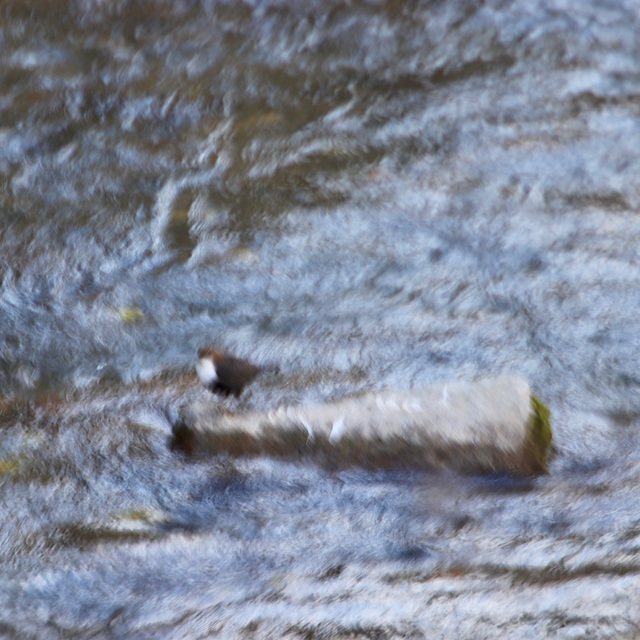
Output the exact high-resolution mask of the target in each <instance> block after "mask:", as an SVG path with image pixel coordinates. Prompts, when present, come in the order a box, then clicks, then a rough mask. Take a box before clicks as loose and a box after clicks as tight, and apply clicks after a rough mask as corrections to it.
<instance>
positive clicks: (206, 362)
mask: <svg viewBox="0 0 640 640" xmlns="http://www.w3.org/2000/svg"><path fill="white" fill-rule="evenodd" d="M196 373H197V374H198V378H200V382H202V384H203V385H204V386H205V387H210V386H211V385H212V384H213V383H214V382H216V380H217V379H218V373H217V372H216V365H215V364H213V360H211V358H200V359H199V360H198V362H197V364H196Z"/></svg>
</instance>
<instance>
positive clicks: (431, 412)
mask: <svg viewBox="0 0 640 640" xmlns="http://www.w3.org/2000/svg"><path fill="white" fill-rule="evenodd" d="M550 443H551V428H550V425H549V411H548V409H547V408H546V407H545V406H544V405H543V404H542V403H541V402H540V401H538V400H537V399H536V398H535V397H534V396H533V395H532V393H531V389H530V387H529V384H528V382H527V381H526V380H524V379H522V378H518V377H514V376H503V377H499V378H493V379H485V380H480V381H477V382H451V383H447V384H438V385H432V386H429V387H425V388H422V389H416V390H412V391H383V392H379V393H367V394H364V395H359V396H353V397H349V398H345V399H343V400H340V401H337V402H331V403H326V404H316V405H310V406H292V407H280V408H278V409H274V410H272V411H268V412H263V413H261V412H250V413H240V414H230V413H221V412H220V411H219V409H218V408H217V405H216V404H214V403H211V402H207V403H197V404H194V405H192V406H191V407H189V408H188V409H187V411H186V412H185V413H184V415H183V419H182V421H181V422H180V423H179V424H177V425H175V427H174V445H175V446H176V447H178V448H182V449H183V450H186V451H189V452H191V451H198V450H199V451H207V452H211V453H222V452H226V453H229V454H232V455H236V456H239V455H263V454H264V455H272V456H282V457H288V458H309V459H312V460H316V461H318V462H320V463H321V464H325V465H329V466H330V467H333V468H335V467H345V466H350V465H357V466H363V467H368V468H380V467H412V468H425V469H438V468H440V469H443V468H447V469H458V470H462V471H472V472H477V471H481V472H486V471H505V472H509V473H517V474H524V475H530V474H536V473H543V472H544V471H545V470H546V460H547V453H548V450H549V445H550Z"/></svg>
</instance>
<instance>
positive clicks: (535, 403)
mask: <svg viewBox="0 0 640 640" xmlns="http://www.w3.org/2000/svg"><path fill="white" fill-rule="evenodd" d="M531 409H532V412H533V413H532V416H531V424H530V426H529V442H530V445H531V446H530V450H529V451H528V452H527V453H528V455H530V456H531V461H530V465H531V468H532V471H533V473H544V472H546V470H547V453H548V452H549V446H550V445H551V439H552V437H553V436H552V434H551V423H550V419H551V411H549V408H548V407H547V406H546V405H545V404H544V403H542V402H541V401H540V400H539V399H538V398H536V397H535V396H534V395H533V394H532V395H531Z"/></svg>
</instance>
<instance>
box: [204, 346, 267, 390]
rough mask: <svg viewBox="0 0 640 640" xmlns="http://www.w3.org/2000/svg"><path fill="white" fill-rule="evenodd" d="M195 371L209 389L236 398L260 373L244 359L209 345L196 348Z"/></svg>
mask: <svg viewBox="0 0 640 640" xmlns="http://www.w3.org/2000/svg"><path fill="white" fill-rule="evenodd" d="M196 372H197V373H198V378H200V382H202V384H203V385H204V386H205V387H206V388H207V389H209V391H211V393H220V394H224V395H226V396H229V395H231V394H233V395H234V396H236V398H237V397H238V396H239V395H240V394H241V393H242V390H243V389H244V388H245V386H246V385H248V384H249V383H250V382H252V381H253V379H254V378H255V377H256V376H257V375H258V373H260V369H259V368H258V367H254V366H253V365H252V364H250V363H249V362H247V361H246V360H241V359H240V358H235V357H234V356H230V355H227V354H226V353H222V352H221V351H217V350H216V349H212V348H210V347H202V348H201V349H198V362H197V364H196Z"/></svg>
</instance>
